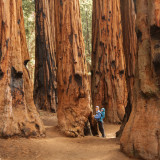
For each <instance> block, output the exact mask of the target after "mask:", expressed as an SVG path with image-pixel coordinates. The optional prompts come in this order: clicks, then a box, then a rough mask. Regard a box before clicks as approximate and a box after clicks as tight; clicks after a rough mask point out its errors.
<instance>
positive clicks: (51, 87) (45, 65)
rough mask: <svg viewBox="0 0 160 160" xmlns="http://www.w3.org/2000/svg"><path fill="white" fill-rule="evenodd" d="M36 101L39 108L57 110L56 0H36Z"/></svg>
mask: <svg viewBox="0 0 160 160" xmlns="http://www.w3.org/2000/svg"><path fill="white" fill-rule="evenodd" d="M35 3H36V4H35V5H36V53H35V82H34V101H35V104H36V106H37V107H38V108H40V109H43V110H50V111H52V112H56V88H57V84H56V60H55V31H54V27H55V25H54V0H52V1H51V0H36V1H35Z"/></svg>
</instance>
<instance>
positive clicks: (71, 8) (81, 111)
mask: <svg viewBox="0 0 160 160" xmlns="http://www.w3.org/2000/svg"><path fill="white" fill-rule="evenodd" d="M55 18H56V22H55V24H56V51H57V52H56V53H57V65H58V71H57V82H58V87H57V88H58V111H57V114H58V122H59V126H60V128H61V130H62V131H63V132H64V133H65V134H66V135H67V136H72V137H77V136H80V135H84V127H85V124H86V123H87V121H88V119H89V117H90V115H91V114H92V110H91V107H90V94H89V92H90V91H89V80H88V72H87V63H86V59H85V46H84V40H83V37H82V25H81V18H80V8H79V0H63V1H55Z"/></svg>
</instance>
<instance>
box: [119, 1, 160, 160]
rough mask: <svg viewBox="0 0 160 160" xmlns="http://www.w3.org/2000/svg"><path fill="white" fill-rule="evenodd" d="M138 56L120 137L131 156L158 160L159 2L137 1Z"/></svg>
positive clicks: (159, 112) (159, 117)
mask: <svg viewBox="0 0 160 160" xmlns="http://www.w3.org/2000/svg"><path fill="white" fill-rule="evenodd" d="M136 8H137V9H136V10H137V20H136V32H137V39H138V52H137V56H136V58H135V70H136V72H135V73H136V74H135V80H134V88H133V101H132V112H131V115H130V118H129V120H128V122H127V124H126V126H125V128H124V131H123V133H122V137H121V149H122V150H123V151H124V152H125V153H127V154H128V155H130V156H135V157H139V158H142V159H146V160H148V159H154V160H159V159H160V1H157V0H141V1H138V0H137V1H136Z"/></svg>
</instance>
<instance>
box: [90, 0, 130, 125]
mask: <svg viewBox="0 0 160 160" xmlns="http://www.w3.org/2000/svg"><path fill="white" fill-rule="evenodd" d="M92 32H93V33H92V47H93V49H92V51H93V53H92V102H93V107H94V108H95V106H97V105H99V106H100V107H105V108H106V118H107V121H109V122H111V123H119V122H121V121H122V120H123V117H124V113H125V106H126V103H127V87H126V77H125V57H124V52H123V37H122V26H121V13H120V1H119V0H114V1H112V0H94V1H93V29H92Z"/></svg>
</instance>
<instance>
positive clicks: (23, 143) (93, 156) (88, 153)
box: [0, 112, 133, 160]
mask: <svg viewBox="0 0 160 160" xmlns="http://www.w3.org/2000/svg"><path fill="white" fill-rule="evenodd" d="M40 115H41V117H42V119H43V121H44V124H45V126H46V130H47V136H46V138H41V139H32V138H30V139H24V138H20V139H18V138H14V139H7V140H4V139H0V160H133V159H131V158H128V157H127V156H125V155H124V154H123V153H121V152H120V149H119V148H120V147H119V141H118V140H117V139H115V138H114V137H115V132H116V131H117V130H118V129H119V127H120V126H119V125H107V124H105V131H106V135H107V138H106V139H103V138H100V137H91V136H89V137H84V138H67V137H64V136H63V135H61V134H60V133H59V131H58V128H57V127H56V125H57V118H56V115H55V114H51V113H47V112H40Z"/></svg>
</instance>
